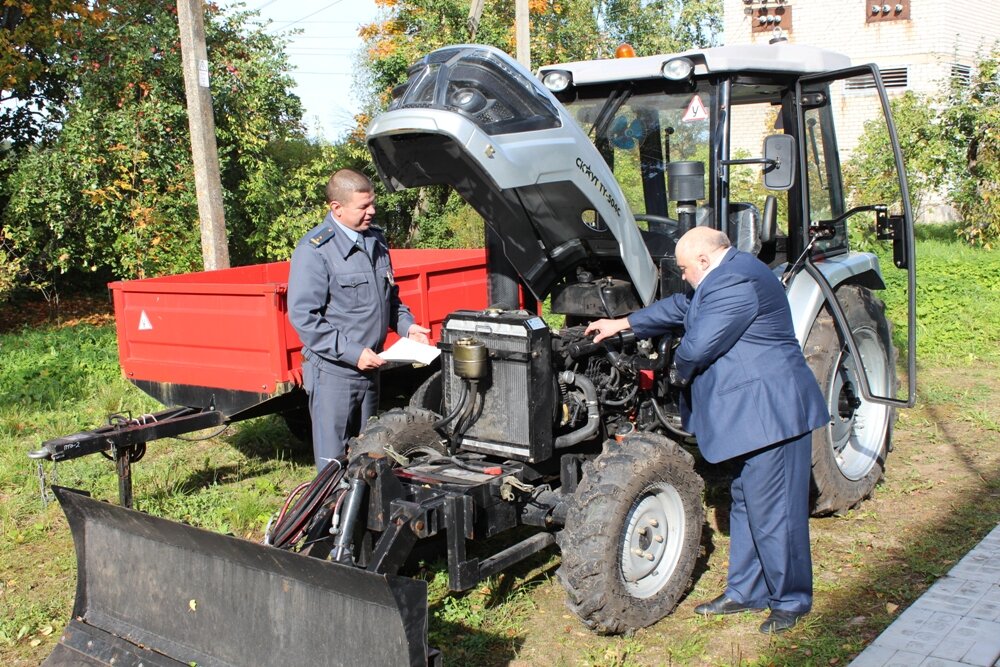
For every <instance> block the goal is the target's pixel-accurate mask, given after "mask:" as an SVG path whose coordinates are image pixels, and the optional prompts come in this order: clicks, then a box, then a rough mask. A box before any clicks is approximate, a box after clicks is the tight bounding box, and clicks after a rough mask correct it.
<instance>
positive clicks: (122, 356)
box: [109, 249, 487, 419]
mask: <svg viewBox="0 0 1000 667" xmlns="http://www.w3.org/2000/svg"><path fill="white" fill-rule="evenodd" d="M391 254H392V264H393V269H394V272H395V277H396V281H397V284H398V285H399V293H400V298H401V299H402V300H403V303H405V304H406V305H407V306H409V308H410V310H411V311H412V312H413V315H414V318H415V319H416V321H417V323H418V324H421V325H423V326H426V327H429V328H430V329H431V339H432V343H433V342H437V336H438V335H439V333H440V330H441V323H442V322H443V321H444V318H445V316H446V315H447V314H448V313H450V312H451V311H453V310H455V309H457V308H483V307H485V306H486V305H487V303H486V301H487V296H486V293H487V278H486V256H485V252H484V251H483V250H481V249H477V250H393V251H391ZM109 287H110V289H111V292H112V294H113V296H114V306H115V326H116V328H117V334H118V358H119V361H120V363H121V367H122V371H123V372H124V373H125V376H126V377H127V378H128V379H129V380H131V381H132V382H133V383H135V385H136V386H138V387H139V388H140V389H142V390H143V391H145V392H146V393H147V394H149V395H150V396H152V397H154V398H156V399H157V400H158V401H160V402H161V403H163V404H164V405H200V406H204V405H207V401H206V399H213V401H212V402H213V405H214V406H215V407H216V409H218V410H221V411H222V412H223V413H225V414H226V415H227V416H228V417H229V418H231V419H239V418H244V417H243V416H241V413H242V412H244V411H245V410H248V409H252V410H253V411H254V414H253V415H248V416H256V415H257V414H265V413H268V412H275V411H280V408H279V409H278V410H274V409H270V406H266V405H263V404H265V403H267V402H269V401H274V400H275V399H278V398H280V397H281V396H282V395H284V394H287V393H288V392H290V391H292V390H293V389H295V388H296V387H299V386H301V384H302V356H301V349H302V343H301V342H300V341H299V337H298V335H296V333H295V330H294V329H293V328H292V326H291V324H290V323H289V321H288V304H287V301H286V295H285V293H286V290H287V287H288V262H274V263H271V264H256V265H253V266H241V267H238V268H234V269H223V270H220V271H204V272H200V273H185V274H180V275H175V276H163V277H160V278H147V279H145V280H127V281H121V282H115V283H111V285H110V286H109ZM396 338H397V336H396V335H395V334H394V333H391V332H390V337H389V340H388V341H387V342H386V346H387V347H388V345H391V344H392V343H393V342H394V341H395V340H396Z"/></svg>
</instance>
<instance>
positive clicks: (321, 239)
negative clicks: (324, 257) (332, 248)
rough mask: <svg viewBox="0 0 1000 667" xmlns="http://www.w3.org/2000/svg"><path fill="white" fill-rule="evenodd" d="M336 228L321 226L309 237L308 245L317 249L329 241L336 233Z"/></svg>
mask: <svg viewBox="0 0 1000 667" xmlns="http://www.w3.org/2000/svg"><path fill="white" fill-rule="evenodd" d="M336 231H337V230H336V228H335V227H334V226H333V225H323V226H322V227H320V228H319V229H317V230H316V231H315V232H313V233H312V235H311V236H310V237H309V245H311V246H313V247H315V248H318V247H320V246H321V245H323V244H324V243H326V242H327V241H329V240H330V239H332V238H333V235H334V234H335V233H336Z"/></svg>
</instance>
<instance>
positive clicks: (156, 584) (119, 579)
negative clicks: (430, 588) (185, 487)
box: [43, 487, 440, 667]
mask: <svg viewBox="0 0 1000 667" xmlns="http://www.w3.org/2000/svg"><path fill="white" fill-rule="evenodd" d="M53 491H54V492H55V495H56V497H57V498H58V499H59V502H60V503H61V504H62V507H63V511H64V512H65V513H66V516H67V518H68V519H69V525H70V529H71V531H72V533H73V541H74V543H75V546H76V557H77V587H76V601H75V603H74V607H73V617H72V620H71V621H70V623H69V625H68V626H67V627H66V629H65V630H64V632H63V634H62V637H61V638H60V640H59V644H58V645H57V646H56V647H55V649H54V650H53V652H52V654H51V655H50V656H49V657H48V659H47V660H46V661H45V663H43V664H45V665H115V666H116V667H118V666H120V665H139V664H142V665H147V666H152V665H170V666H177V665H188V666H190V665H197V666H198V667H207V666H210V665H226V666H233V667H236V666H245V665H319V664H326V665H352V666H353V665H373V666H375V665H378V666H381V665H422V666H423V665H428V664H430V665H436V664H439V662H440V654H439V653H438V652H437V651H434V650H431V649H429V648H428V647H427V643H426V641H427V640H426V637H427V584H426V582H423V581H419V580H416V579H409V578H406V577H398V576H393V575H380V574H373V573H370V572H366V571H364V570H360V569H356V568H353V567H350V566H346V565H340V564H336V563H331V562H328V561H323V560H319V559H316V558H309V557H306V556H301V555H298V554H295V553H290V552H286V551H282V550H280V549H275V548H273V547H268V546H264V545H261V544H256V543H254V542H249V541H247V540H242V539H238V538H235V537H230V536H226V535H220V534H218V533H212V532H209V531H206V530H201V529H199V528H193V527H191V526H188V525H185V524H181V523H176V522H173V521H168V520H166V519H160V518H157V517H153V516H149V515H147V514H143V513H141V512H137V511H134V510H130V509H125V508H122V507H118V506H117V505H111V504H108V503H105V502H99V501H96V500H92V499H91V498H88V497H87V496H85V495H83V494H82V493H80V492H76V491H73V490H72V489H65V488H60V487H53Z"/></svg>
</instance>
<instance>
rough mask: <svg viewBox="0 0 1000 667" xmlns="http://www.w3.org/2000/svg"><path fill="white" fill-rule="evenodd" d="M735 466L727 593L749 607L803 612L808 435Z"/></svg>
mask: <svg viewBox="0 0 1000 667" xmlns="http://www.w3.org/2000/svg"><path fill="white" fill-rule="evenodd" d="M736 465H737V473H736V476H735V478H734V479H733V482H732V486H731V492H732V497H733V503H732V507H731V509H730V514H729V536H730V543H729V575H728V581H727V584H726V595H727V596H728V597H729V598H730V599H731V600H734V601H736V602H742V603H745V604H748V605H751V606H754V607H760V608H764V607H770V608H771V609H777V610H781V611H791V612H797V613H805V612H808V611H809V609H810V608H811V607H812V559H811V556H810V553H809V480H810V474H811V465H812V433H811V432H808V433H804V434H802V435H800V436H798V437H796V438H791V439H789V440H784V441H782V442H779V443H776V444H774V445H770V446H769V447H765V448H764V449H759V450H757V451H754V452H751V453H749V454H747V455H745V456H741V457H739V458H738V459H737V460H736Z"/></svg>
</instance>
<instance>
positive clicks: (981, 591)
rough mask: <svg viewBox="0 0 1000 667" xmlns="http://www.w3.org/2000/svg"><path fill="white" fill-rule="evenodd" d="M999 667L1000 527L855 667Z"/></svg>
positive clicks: (942, 579)
mask: <svg viewBox="0 0 1000 667" xmlns="http://www.w3.org/2000/svg"><path fill="white" fill-rule="evenodd" d="M968 665H979V666H980V667H1000V526H997V527H996V528H994V529H993V531H992V532H991V533H990V534H989V535H987V536H986V537H985V538H984V539H983V541H982V542H980V543H979V544H978V545H977V546H976V547H975V548H974V549H973V550H972V551H970V552H969V553H968V554H966V555H965V558H963V559H962V560H960V561H959V562H958V563H956V564H955V567H953V568H951V570H950V571H949V572H948V574H946V575H945V576H943V577H941V578H940V579H938V580H937V581H936V582H934V585H933V586H931V587H930V588H929V589H927V592H926V593H924V594H923V595H921V596H920V598H919V599H918V600H917V601H916V602H914V603H913V604H912V605H910V607H909V608H907V610H906V611H904V612H903V613H902V614H900V615H899V618H897V619H896V620H895V621H893V623H892V625H890V626H889V627H888V628H886V629H885V631H884V632H883V633H882V634H880V635H879V636H878V637H877V638H876V639H875V641H874V642H872V644H871V645H870V646H869V647H868V648H866V649H865V650H864V651H863V652H862V653H861V655H859V656H858V657H857V658H856V659H855V660H854V661H853V662H852V663H851V665H850V667H966V666H968Z"/></svg>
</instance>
